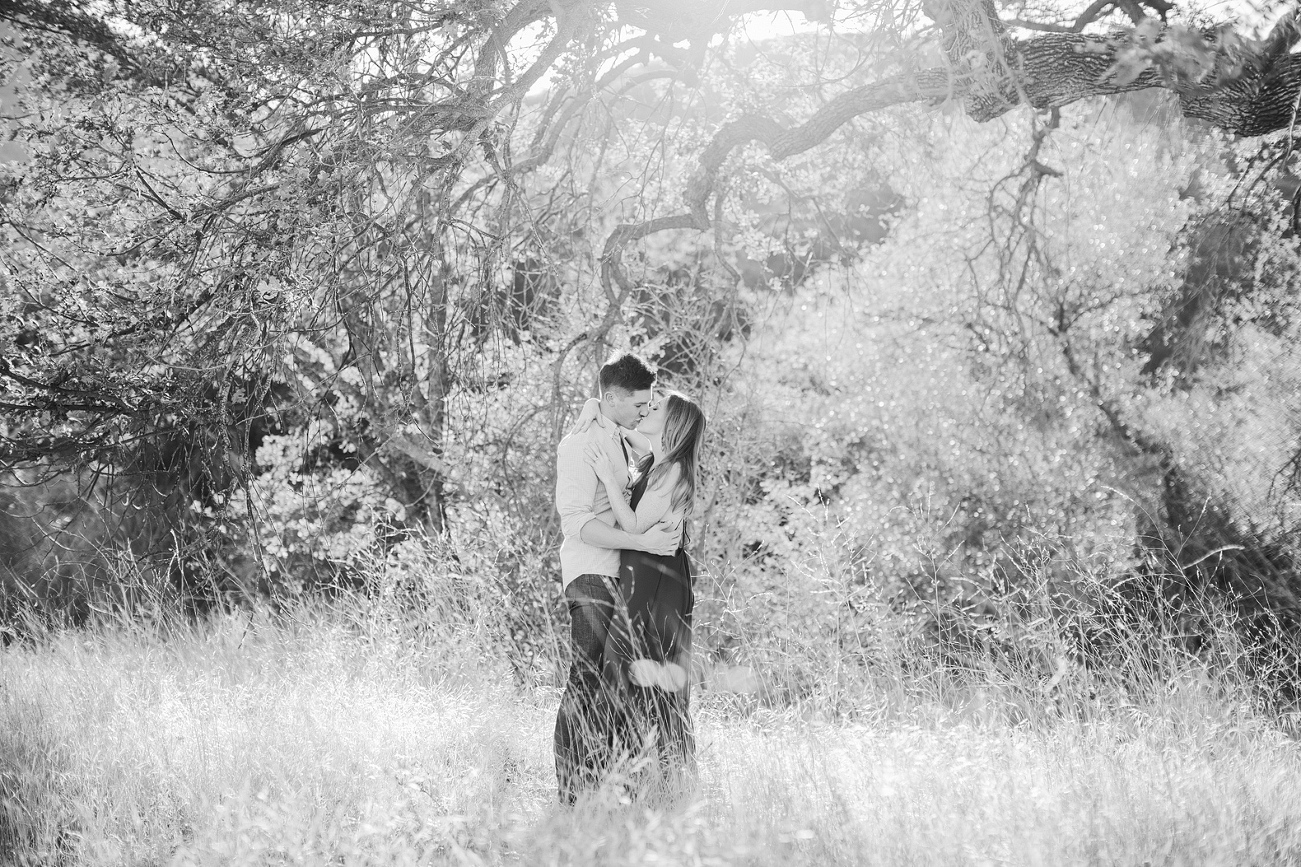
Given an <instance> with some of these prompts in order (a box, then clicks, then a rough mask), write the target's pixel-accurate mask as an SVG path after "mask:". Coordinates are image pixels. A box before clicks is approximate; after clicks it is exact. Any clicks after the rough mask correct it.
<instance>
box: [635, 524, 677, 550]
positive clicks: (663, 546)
mask: <svg viewBox="0 0 1301 867" xmlns="http://www.w3.org/2000/svg"><path fill="white" fill-rule="evenodd" d="M638 539H639V541H640V542H641V543H642V547H641V548H640V549H639V550H642V551H645V552H646V553H648V554H658V555H659V556H661V557H668V556H670V555H672V554H675V553H677V550H678V546H679V545H680V544H681V542H682V521H681V520H678V519H675V520H673V521H672V522H670V521H660V522H659V523H658V524H656V525H655V526H654V527H651V528H650V529H649V530H647V531H646V532H645V534H643V535H642V536H639V537H638Z"/></svg>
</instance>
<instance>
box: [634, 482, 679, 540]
mask: <svg viewBox="0 0 1301 867" xmlns="http://www.w3.org/2000/svg"><path fill="white" fill-rule="evenodd" d="M680 472H681V471H680V470H679V469H678V468H677V467H676V466H675V467H673V468H672V469H671V470H669V472H668V473H667V475H665V476H664V477H663V478H661V479H658V480H656V482H655V484H654V485H652V486H651V487H649V488H647V489H646V493H644V494H642V496H641V500H640V501H638V503H637V526H636V527H635V528H630V529H631V530H632V532H634V533H645V532H646V531H647V530H649V529H650V528H651V527H654V526H655V525H656V524H657V523H659V522H660V521H661V520H663V519H665V518H668V519H670V520H678V519H680V518H681V517H682V513H681V512H679V511H675V510H674V509H673V489H674V488H675V487H676V486H677V483H678V475H679V473H680Z"/></svg>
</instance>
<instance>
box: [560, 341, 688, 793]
mask: <svg viewBox="0 0 1301 867" xmlns="http://www.w3.org/2000/svg"><path fill="white" fill-rule="evenodd" d="M600 383H601V397H600V398H599V399H593V400H589V401H588V402H587V403H586V404H585V405H584V407H583V412H582V414H581V415H580V416H579V419H578V422H577V423H576V424H575V426H574V428H573V430H571V431H570V433H569V435H568V436H566V437H565V438H564V440H562V441H561V443H560V446H559V449H558V450H557V457H556V508H557V510H558V511H559V512H560V519H561V525H562V528H563V530H564V536H565V538H564V542H563V543H562V544H561V546H560V568H561V575H562V580H563V583H564V594H565V603H566V605H567V606H568V608H569V616H570V621H571V626H570V628H571V636H572V646H573V664H572V666H571V667H570V671H569V680H568V683H567V684H566V686H565V693H564V696H563V698H562V699H561V702H560V710H559V712H558V713H557V715H556V732H555V751H556V776H557V779H558V781H559V784H560V799H561V801H562V802H564V803H566V804H572V803H574V801H575V800H576V799H577V797H578V795H579V794H580V793H581V792H583V791H586V790H591V789H593V788H595V787H596V786H597V785H599V783H600V782H601V780H602V779H603V777H604V776H605V775H606V774H607V772H608V771H610V770H611V769H612V768H614V767H615V766H616V765H618V764H619V763H620V762H625V764H624V765H623V767H625V768H628V769H631V770H632V771H633V772H635V773H637V774H639V775H640V776H641V777H642V778H643V779H645V778H647V777H649V778H650V779H647V780H646V782H647V783H648V784H649V785H655V784H659V785H663V786H665V787H666V788H667V789H668V790H669V791H672V790H675V789H678V788H680V787H681V785H682V784H683V783H685V782H687V781H688V780H689V779H690V777H691V776H692V775H693V772H694V767H695V755H694V753H695V746H694V739H693V736H692V730H691V720H690V717H689V715H688V700H689V694H690V688H691V683H690V680H691V679H690V670H691V659H690V655H691V612H692V605H693V602H694V596H693V593H692V586H691V585H692V574H691V564H690V562H689V560H688V559H687V554H686V551H685V545H686V538H685V526H686V518H687V516H688V515H690V513H691V510H692V506H693V502H694V497H695V493H696V467H697V464H698V462H699V454H700V441H701V439H702V437H703V435H704V432H705V417H704V414H703V413H702V412H701V411H700V407H699V406H698V405H697V404H696V403H695V402H694V401H692V400H691V399H690V398H687V397H686V396H684V395H681V394H678V393H676V392H671V393H668V394H661V393H659V392H657V391H656V390H655V374H654V373H653V372H652V371H651V370H650V369H649V368H648V367H647V366H646V364H645V362H643V361H642V360H641V359H640V358H638V357H637V356H635V355H631V354H624V355H620V356H617V357H615V358H613V359H611V360H610V361H609V362H608V363H606V364H605V365H604V366H602V368H601V373H600Z"/></svg>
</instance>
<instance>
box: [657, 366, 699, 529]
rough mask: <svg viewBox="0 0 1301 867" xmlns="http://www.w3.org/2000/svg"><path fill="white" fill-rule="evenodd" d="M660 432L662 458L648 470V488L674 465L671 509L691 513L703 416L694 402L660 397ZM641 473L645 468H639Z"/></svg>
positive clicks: (671, 395)
mask: <svg viewBox="0 0 1301 867" xmlns="http://www.w3.org/2000/svg"><path fill="white" fill-rule="evenodd" d="M664 399H665V400H666V401H668V405H667V406H666V407H665V409H664V430H663V431H661V433H660V443H661V445H662V447H663V449H662V450H663V455H662V456H661V457H660V459H659V460H658V461H656V462H655V465H654V466H652V467H651V470H650V478H649V479H647V481H646V486H647V487H648V488H650V487H653V486H654V485H655V484H656V483H657V482H659V480H660V479H662V478H663V477H664V475H665V474H666V473H668V471H669V468H670V467H672V466H673V465H674V464H677V465H678V467H679V470H680V472H679V474H678V483H677V484H676V485H675V486H674V487H673V499H672V500H671V501H670V502H671V503H672V508H673V509H675V510H678V509H680V510H682V512H683V514H684V515H689V514H691V510H692V507H693V505H694V503H695V498H696V469H697V467H699V466H700V443H701V441H702V440H703V439H704V438H705V414H704V412H702V411H701V409H700V405H699V404H697V403H696V402H695V401H694V400H692V399H691V398H689V397H687V396H686V395H685V394H681V393H679V392H676V391H671V392H669V394H668V396H667V397H665V398H664ZM642 472H645V469H644V468H643V469H642Z"/></svg>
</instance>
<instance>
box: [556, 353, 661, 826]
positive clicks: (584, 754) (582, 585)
mask: <svg viewBox="0 0 1301 867" xmlns="http://www.w3.org/2000/svg"><path fill="white" fill-rule="evenodd" d="M600 382H601V399H600V412H599V414H598V416H597V419H596V422H595V423H594V424H592V425H591V426H590V427H588V428H587V429H586V430H584V431H582V432H581V433H574V434H571V435H569V436H567V437H565V438H564V440H562V441H561V443H560V446H559V448H558V449H557V450H556V509H557V510H558V511H559V512H560V522H561V527H562V529H563V530H564V534H565V539H564V542H563V543H562V544H561V546H560V573H561V579H562V581H563V586H564V593H565V603H566V605H567V606H568V607H569V617H570V621H571V623H570V630H571V640H572V647H573V656H574V659H573V664H572V665H571V667H570V669H569V681H568V683H567V684H566V686H565V694H564V696H563V697H562V698H561V701H560V710H559V711H558V712H557V714H556V733H555V750H556V778H557V780H558V781H559V784H560V800H561V801H562V802H564V803H566V804H572V803H574V800H575V799H576V798H577V796H578V794H579V792H581V791H582V790H583V789H586V788H592V787H594V786H595V785H596V784H597V783H598V782H599V781H600V776H601V773H602V771H603V770H604V768H603V764H604V761H605V756H604V750H605V747H606V746H607V745H608V742H609V736H610V719H609V714H608V710H609V708H608V707H607V706H606V703H605V702H604V701H603V698H604V695H603V687H602V685H601V668H602V659H601V656H602V652H603V650H604V648H605V636H606V633H607V632H608V631H609V626H610V618H611V617H612V616H613V615H614V610H615V597H616V594H617V592H618V589H617V580H618V576H619V554H620V551H621V550H624V549H628V550H637V551H649V552H650V553H653V554H672V553H673V552H674V551H675V550H677V545H678V540H679V536H680V532H679V530H680V528H679V527H677V526H664V527H660V526H657V527H654V528H652V529H651V530H650V531H649V532H647V533H644V534H641V535H638V534H634V533H628V532H625V531H623V530H620V529H618V528H616V527H615V526H614V524H615V520H614V511H613V510H612V509H611V508H610V496H612V495H616V496H622V495H623V493H624V492H623V491H618V492H616V493H614V494H612V493H611V492H609V491H606V489H605V486H604V485H602V484H601V483H600V482H599V481H598V480H597V477H596V471H595V470H594V469H593V468H592V466H591V465H590V464H588V462H587V460H586V458H585V457H584V451H585V450H586V448H587V446H588V445H589V444H594V445H596V446H597V448H599V449H601V450H602V451H604V452H605V453H606V454H607V455H609V456H612V457H614V458H615V459H616V460H615V463H616V464H617V465H618V466H621V467H624V470H623V473H622V480H623V484H624V487H625V489H626V487H627V484H628V472H627V466H628V464H629V457H628V450H627V446H626V445H625V444H624V441H623V435H622V431H623V430H625V429H627V430H631V429H632V428H635V427H636V426H637V425H638V424H639V423H640V422H641V420H642V419H643V418H645V417H646V413H647V412H649V410H650V404H651V396H652V395H651V389H652V387H653V386H654V385H655V374H654V373H653V372H652V371H651V370H650V369H649V368H648V367H647V366H646V363H645V362H644V361H642V360H641V359H640V358H638V357H637V356H635V355H632V354H630V353H625V354H623V355H619V356H616V357H615V358H612V359H611V360H610V361H609V362H607V363H606V364H605V365H604V366H602V367H601V374H600Z"/></svg>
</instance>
